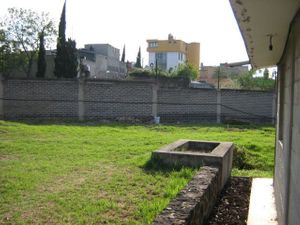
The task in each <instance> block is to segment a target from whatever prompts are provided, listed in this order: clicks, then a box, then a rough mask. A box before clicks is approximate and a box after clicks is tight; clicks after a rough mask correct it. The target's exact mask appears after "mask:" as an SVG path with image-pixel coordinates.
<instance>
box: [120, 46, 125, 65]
mask: <svg viewBox="0 0 300 225" xmlns="http://www.w3.org/2000/svg"><path fill="white" fill-rule="evenodd" d="M121 62H125V45H124V47H123V53H122V58H121Z"/></svg>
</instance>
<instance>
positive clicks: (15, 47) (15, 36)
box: [0, 8, 56, 77]
mask: <svg viewBox="0 0 300 225" xmlns="http://www.w3.org/2000/svg"><path fill="white" fill-rule="evenodd" d="M0 30H2V33H3V34H4V37H5V43H6V44H5V45H4V46H5V48H4V51H5V53H6V54H9V55H10V56H11V57H8V58H6V60H5V65H7V66H8V67H10V66H11V65H13V66H17V65H18V66H20V67H21V69H22V70H23V71H24V72H25V73H26V76H27V77H29V76H30V72H31V68H32V63H33V61H34V59H35V58H36V55H37V51H38V48H39V34H40V33H41V32H42V31H43V33H44V38H45V43H46V45H47V46H48V45H49V44H51V41H52V37H53V35H54V34H55V33H56V31H55V28H54V23H53V21H52V20H50V19H49V17H48V14H47V13H44V12H43V13H37V12H34V11H32V10H31V9H22V8H20V9H18V8H9V9H8V15H7V16H5V17H4V18H2V19H1V21H0ZM2 46H3V45H2ZM2 46H1V47H2ZM2 50H3V49H2ZM11 60H17V62H18V63H13V62H11ZM14 69H16V68H14Z"/></svg>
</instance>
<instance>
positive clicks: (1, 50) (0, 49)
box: [0, 30, 24, 77]
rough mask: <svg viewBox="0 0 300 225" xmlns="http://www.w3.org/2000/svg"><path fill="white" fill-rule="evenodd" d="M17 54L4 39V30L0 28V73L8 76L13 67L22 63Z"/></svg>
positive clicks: (17, 66)
mask: <svg viewBox="0 0 300 225" xmlns="http://www.w3.org/2000/svg"><path fill="white" fill-rule="evenodd" d="M19 54H20V53H17V51H15V48H14V46H13V45H12V43H10V42H9V41H8V40H7V39H6V36H5V32H4V31H3V30H0V74H2V75H3V76H4V77H9V76H10V75H11V73H12V71H13V70H14V69H15V68H19V67H20V66H21V65H23V64H24V62H23V61H22V58H21V57H19Z"/></svg>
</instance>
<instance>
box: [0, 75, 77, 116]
mask: <svg viewBox="0 0 300 225" xmlns="http://www.w3.org/2000/svg"><path fill="white" fill-rule="evenodd" d="M3 82H4V114H5V115H4V118H7V119H19V118H53V117H54V118H61V117H63V118H65V117H68V118H74V117H75V118H77V111H78V102H77V98H78V96H77V92H78V90H77V89H78V85H77V82H74V81H63V80H61V81H51V80H21V79H20V80H17V79H16V80H15V79H12V80H4V81H3Z"/></svg>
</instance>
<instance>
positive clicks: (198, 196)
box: [152, 166, 221, 225]
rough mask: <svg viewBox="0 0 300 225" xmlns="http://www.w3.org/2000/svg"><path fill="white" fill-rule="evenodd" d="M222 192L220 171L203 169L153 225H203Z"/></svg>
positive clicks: (209, 168)
mask: <svg viewBox="0 0 300 225" xmlns="http://www.w3.org/2000/svg"><path fill="white" fill-rule="evenodd" d="M220 191H221V175H220V173H219V169H217V168H214V167H207V166H205V167H202V168H201V170H200V171H199V172H198V173H197V174H196V175H195V176H194V177H193V179H192V180H191V181H190V182H189V183H188V185H187V186H186V187H185V188H184V189H183V190H181V191H180V192H179V194H178V195H177V197H176V198H175V199H173V200H172V201H171V202H170V204H169V205H168V206H167V207H166V208H165V209H164V210H163V211H162V213H161V214H159V215H158V216H157V217H156V219H155V220H154V222H153V224H152V225H170V224H173V225H177V224H178V225H179V224H180V225H185V224H186V225H203V224H205V222H206V221H207V220H208V217H209V215H210V212H211V210H212V209H213V207H214V205H215V202H216V200H217V197H218V194H219V193H220Z"/></svg>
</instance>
